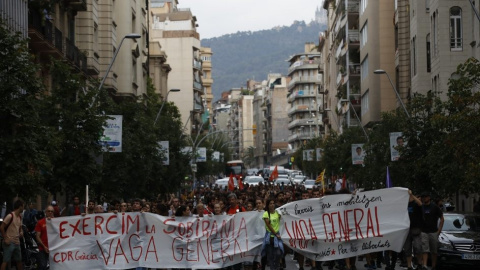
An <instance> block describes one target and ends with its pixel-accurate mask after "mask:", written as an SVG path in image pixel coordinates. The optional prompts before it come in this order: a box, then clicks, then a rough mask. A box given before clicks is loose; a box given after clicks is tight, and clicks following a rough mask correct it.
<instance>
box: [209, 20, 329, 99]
mask: <svg viewBox="0 0 480 270" xmlns="http://www.w3.org/2000/svg"><path fill="white" fill-rule="evenodd" d="M325 29H326V26H325V25H322V24H319V23H317V22H314V21H312V22H311V23H309V24H306V23H305V22H304V21H296V22H294V23H293V24H292V25H291V26H283V27H276V28H273V29H269V30H262V31H255V32H237V33H235V34H228V35H223V36H220V37H215V38H209V39H202V40H201V44H202V46H203V47H210V48H212V52H213V56H212V78H213V80H214V82H213V86H212V92H213V95H214V100H218V99H219V98H220V97H221V93H222V92H223V91H228V90H230V89H231V88H237V87H245V86H246V82H247V80H248V79H253V80H257V81H262V80H265V79H266V78H267V75H268V73H281V74H286V73H287V70H288V62H286V60H287V59H288V58H289V57H290V56H292V55H294V54H297V53H302V52H303V51H304V46H305V43H306V42H314V43H318V37H319V33H320V32H322V31H324V30H325Z"/></svg>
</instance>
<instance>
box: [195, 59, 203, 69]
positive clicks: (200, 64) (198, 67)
mask: <svg viewBox="0 0 480 270" xmlns="http://www.w3.org/2000/svg"><path fill="white" fill-rule="evenodd" d="M193 68H195V69H198V70H201V69H202V62H200V61H197V60H195V59H193Z"/></svg>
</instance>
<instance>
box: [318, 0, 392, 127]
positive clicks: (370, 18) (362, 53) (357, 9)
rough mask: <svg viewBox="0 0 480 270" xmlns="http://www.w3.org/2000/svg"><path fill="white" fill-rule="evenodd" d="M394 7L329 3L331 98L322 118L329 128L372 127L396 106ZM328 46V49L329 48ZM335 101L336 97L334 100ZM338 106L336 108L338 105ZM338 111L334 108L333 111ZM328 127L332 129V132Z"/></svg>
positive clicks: (362, 1) (346, 0)
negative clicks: (379, 70) (325, 118)
mask: <svg viewBox="0 0 480 270" xmlns="http://www.w3.org/2000/svg"><path fill="white" fill-rule="evenodd" d="M394 4H395V3H394V1H368V0H336V1H333V0H325V1H324V5H323V8H324V9H326V10H327V14H328V30H327V33H326V35H325V36H324V39H326V40H323V41H321V42H323V44H322V50H323V53H324V54H325V53H327V51H328V57H326V59H325V65H324V69H325V70H327V72H326V73H325V76H326V78H327V79H326V80H327V83H326V84H325V91H324V92H325V93H328V96H327V100H326V104H325V106H326V108H328V109H329V110H331V111H328V112H324V115H325V116H328V115H329V117H330V118H332V119H333V120H335V121H331V120H330V118H328V124H329V125H331V127H332V128H334V129H335V128H336V129H337V130H338V131H340V132H342V131H343V128H344V127H347V128H348V127H352V126H360V125H363V126H370V125H373V124H374V123H376V122H378V121H379V120H380V118H381V113H382V112H385V111H391V110H393V109H394V108H395V106H396V95H395V92H394V91H393V89H392V85H391V83H390V80H389V79H388V76H387V75H386V74H375V73H374V71H375V70H377V69H382V70H384V71H385V72H386V73H388V75H389V76H390V78H391V79H392V83H393V84H394V85H395V82H396V77H395V76H394V75H395V74H396V73H395V49H396V47H395V40H396V39H395V26H394V21H393V18H394V17H393V16H394V9H395V7H394ZM326 46H327V47H326ZM333 95H335V97H333ZM335 103H336V104H335ZM333 106H334V107H333ZM329 127H330V126H329Z"/></svg>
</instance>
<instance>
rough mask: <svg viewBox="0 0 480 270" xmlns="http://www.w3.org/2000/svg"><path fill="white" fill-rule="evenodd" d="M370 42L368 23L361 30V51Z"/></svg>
mask: <svg viewBox="0 0 480 270" xmlns="http://www.w3.org/2000/svg"><path fill="white" fill-rule="evenodd" d="M367 40H368V21H367V22H365V24H364V25H363V27H362V30H360V49H361V48H363V46H365V44H367Z"/></svg>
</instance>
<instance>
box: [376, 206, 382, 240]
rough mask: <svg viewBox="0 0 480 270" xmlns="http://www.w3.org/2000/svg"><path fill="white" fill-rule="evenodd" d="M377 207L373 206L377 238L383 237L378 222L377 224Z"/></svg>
mask: <svg viewBox="0 0 480 270" xmlns="http://www.w3.org/2000/svg"><path fill="white" fill-rule="evenodd" d="M377 211H378V207H377V206H375V221H376V222H377V236H378V237H383V234H382V233H381V232H380V222H378V212H377Z"/></svg>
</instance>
